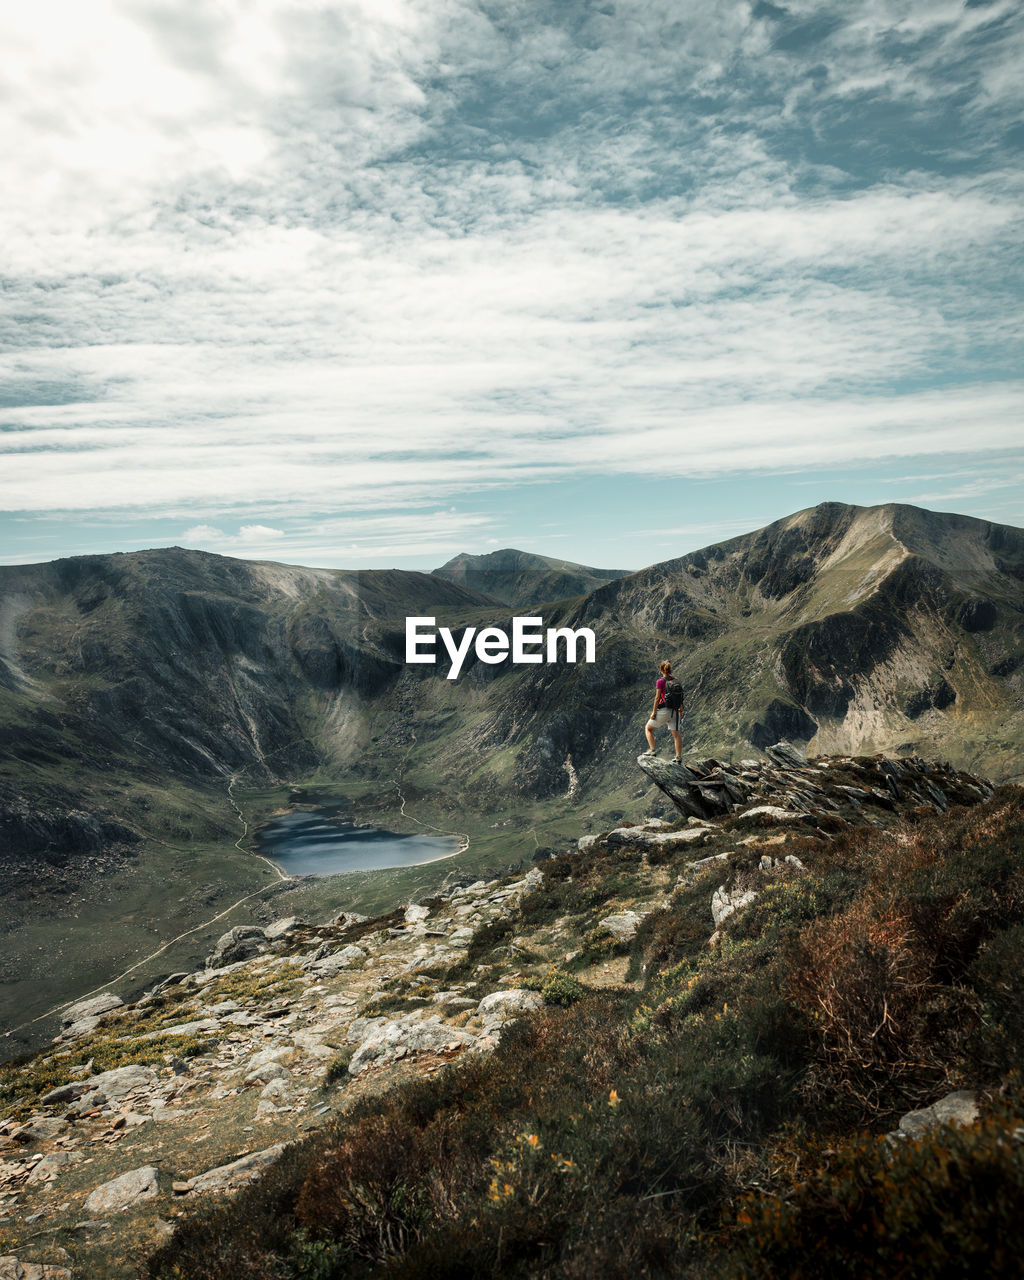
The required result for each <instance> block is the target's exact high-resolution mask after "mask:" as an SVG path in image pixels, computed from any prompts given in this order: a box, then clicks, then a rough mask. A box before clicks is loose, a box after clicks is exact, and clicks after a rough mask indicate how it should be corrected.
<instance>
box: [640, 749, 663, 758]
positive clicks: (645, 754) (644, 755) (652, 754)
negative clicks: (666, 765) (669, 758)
mask: <svg viewBox="0 0 1024 1280" xmlns="http://www.w3.org/2000/svg"><path fill="white" fill-rule="evenodd" d="M657 754H658V753H657V751H651V750H648V751H641V752H640V754H639V756H637V759H638V760H652V759H653V758H654V757H655V756H656V755H657Z"/></svg>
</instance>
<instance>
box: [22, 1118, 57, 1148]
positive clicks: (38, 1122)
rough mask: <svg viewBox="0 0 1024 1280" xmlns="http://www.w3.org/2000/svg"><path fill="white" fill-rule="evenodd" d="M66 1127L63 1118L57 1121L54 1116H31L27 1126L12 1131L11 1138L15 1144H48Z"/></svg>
mask: <svg viewBox="0 0 1024 1280" xmlns="http://www.w3.org/2000/svg"><path fill="white" fill-rule="evenodd" d="M66 1127H67V1121H66V1120H64V1119H63V1117H61V1118H60V1119H58V1118H56V1117H54V1116H33V1117H32V1119H31V1120H29V1122H28V1123H27V1124H23V1125H20V1126H19V1127H18V1128H17V1129H15V1130H13V1132H12V1133H11V1137H12V1138H13V1139H14V1141H15V1142H22V1143H28V1142H48V1141H49V1140H50V1139H51V1138H55V1137H56V1136H57V1134H58V1133H60V1131H61V1129H64V1128H66Z"/></svg>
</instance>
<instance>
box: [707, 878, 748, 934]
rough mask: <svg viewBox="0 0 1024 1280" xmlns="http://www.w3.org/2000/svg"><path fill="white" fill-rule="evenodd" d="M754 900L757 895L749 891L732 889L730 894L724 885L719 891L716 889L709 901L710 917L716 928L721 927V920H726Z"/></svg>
mask: <svg viewBox="0 0 1024 1280" xmlns="http://www.w3.org/2000/svg"><path fill="white" fill-rule="evenodd" d="M756 898H757V894H756V893H754V892H753V890H751V889H747V890H746V891H745V892H740V890H739V889H734V890H732V892H730V891H729V890H727V889H726V887H725V885H724V884H723V885H722V887H721V888H720V889H716V890H715V893H714V895H713V897H712V899H711V915H712V918H713V919H714V922H715V925H716V927H717V926H719V925H721V923H722V921H723V920H728V918H729V917H730V916H731V915H732V914H733V913H734V912H736V911H740V910H742V908H743V907H749V906H750V904H751V903H752V902H753V901H754V900H755V899H756Z"/></svg>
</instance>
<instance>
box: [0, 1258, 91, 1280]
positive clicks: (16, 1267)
mask: <svg viewBox="0 0 1024 1280" xmlns="http://www.w3.org/2000/svg"><path fill="white" fill-rule="evenodd" d="M0 1280H74V1277H73V1275H72V1273H71V1272H70V1271H69V1270H68V1268H67V1267H64V1266H61V1265H60V1263H56V1262H19V1261H18V1259H17V1258H16V1257H14V1256H13V1254H11V1255H8V1256H6V1257H3V1258H0Z"/></svg>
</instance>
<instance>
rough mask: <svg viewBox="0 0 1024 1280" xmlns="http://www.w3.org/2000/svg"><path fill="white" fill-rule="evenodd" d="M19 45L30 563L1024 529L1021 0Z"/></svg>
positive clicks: (20, 39)
mask: <svg viewBox="0 0 1024 1280" xmlns="http://www.w3.org/2000/svg"><path fill="white" fill-rule="evenodd" d="M0 47H2V48H3V49H4V58H3V59H2V60H0V104H2V111H3V117H4V138H5V144H4V150H3V153H2V160H0V174H2V178H3V180H2V182H0V563H25V562H34V561H41V560H50V559H54V558H56V557H59V556H65V555H77V554H84V553H91V552H110V551H129V550H134V549H137V548H141V547H151V546H170V545H176V546H189V547H196V548H200V549H203V550H207V551H212V552H217V553H220V554H225V555H233V556H242V557H245V558H253V559H274V560H283V561H288V562H291V563H301V564H314V565H326V566H338V567H350V568H358V567H365V566H381V567H386V566H398V567H404V568H431V567H434V566H436V565H439V564H441V563H442V562H444V561H445V560H447V559H448V558H450V557H451V556H452V555H454V554H456V553H457V552H460V551H475V552H486V551H489V550H494V549H496V548H499V547H507V546H515V547H520V548H523V549H526V550H532V551H537V552H541V553H544V554H548V555H553V556H558V557H560V558H564V559H569V560H577V561H580V562H582V563H585V564H591V565H598V566H607V567H614V568H638V567H640V566H642V565H644V564H649V563H653V562H655V561H658V560H663V559H667V558H669V557H672V556H676V555H680V554H682V553H684V552H686V551H688V550H691V549H693V548H696V547H700V546H704V545H707V544H709V543H712V542H715V541H719V540H721V539H723V538H727V537H731V536H734V535H735V534H738V533H742V532H745V531H747V530H750V529H753V528H757V527H759V526H761V525H763V524H766V523H768V522H769V521H771V520H774V519H777V518H779V517H781V516H784V515H786V514H789V513H790V512H792V511H796V510H800V509H802V508H805V507H809V506H813V505H815V504H816V503H818V502H822V501H842V502H852V503H858V504H865V505H871V504H874V503H880V502H911V503H915V504H917V505H921V506H926V507H930V508H932V509H934V510H944V511H957V512H962V513H965V514H968V515H974V516H979V517H982V518H984V519H988V520H994V521H998V522H1001V523H1006V524H1015V525H1018V526H1020V525H1024V423H1022V418H1024V414H1022V405H1024V395H1022V392H1024V364H1022V322H1021V315H1022V305H1021V303H1022V294H1024V270H1022V248H1021V246H1022V244H1024V236H1022V231H1024V226H1022V223H1024V213H1022V211H1024V200H1022V196H1024V179H1022V164H1021V160H1022V153H1024V114H1022V110H1021V107H1022V97H1024V75H1022V74H1021V68H1022V67H1024V10H1022V8H1021V6H1020V4H1019V0H966V2H962V0H961V2H957V3H953V2H950V0H898V2H897V0H848V3H845V4H843V5H837V4H835V3H831V2H830V3H828V4H824V3H815V2H813V0H793V2H792V3H787V4H784V5H783V4H774V3H770V2H768V0H756V2H754V3H750V2H748V0H718V2H716V3H715V4H713V5H709V4H708V3H706V0H700V2H699V3H698V2H696V0H593V3H586V2H583V0H341V2H339V3H322V2H320V0H119V2H116V0H73V2H70V3H69V2H68V0H33V2H32V3H31V4H22V5H9V6H6V7H5V11H4V13H3V14H2V15H0Z"/></svg>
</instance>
